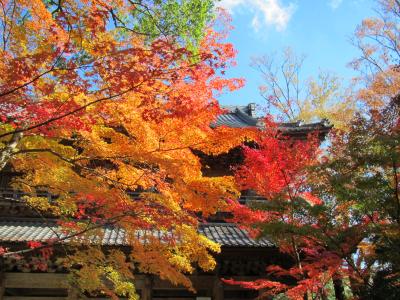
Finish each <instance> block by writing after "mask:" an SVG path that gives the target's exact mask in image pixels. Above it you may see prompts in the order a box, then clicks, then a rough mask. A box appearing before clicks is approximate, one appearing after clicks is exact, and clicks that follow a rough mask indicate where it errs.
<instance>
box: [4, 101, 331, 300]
mask: <svg viewBox="0 0 400 300" xmlns="http://www.w3.org/2000/svg"><path fill="white" fill-rule="evenodd" d="M254 108H255V107H254V105H253V104H250V105H248V106H240V107H238V106H235V107H227V113H225V114H223V115H221V116H219V118H218V120H217V121H216V123H215V124H212V126H223V125H225V126H229V127H237V128H244V127H261V126H262V124H261V123H260V121H259V119H257V117H256V116H255V114H254ZM279 129H280V130H281V131H282V132H283V133H284V134H287V135H289V136H293V137H295V138H304V137H305V136H306V135H307V134H308V133H310V132H311V131H315V130H317V131H319V132H320V133H321V134H325V133H326V132H328V131H329V129H330V126H329V125H327V124H326V123H325V122H319V123H312V124H302V123H301V122H296V123H282V124H280V127H279ZM226 155H228V156H230V157H229V159H226ZM240 159H241V154H240V149H234V150H233V151H231V152H230V153H229V154H225V157H224V158H222V157H221V158H218V157H217V158H215V157H214V158H210V157H206V156H203V157H202V160H203V161H204V162H205V163H207V165H208V166H210V168H207V169H205V170H204V172H205V175H206V176H222V175H226V174H227V172H229V166H228V165H227V163H226V162H227V161H237V162H238V161H239V162H240ZM10 176H12V174H7V173H4V172H3V173H2V174H0V246H3V247H10V246H12V247H15V246H17V245H18V244H21V245H22V244H24V245H26V243H27V242H28V241H39V242H40V241H46V240H49V239H51V238H55V236H54V231H55V230H56V227H57V224H56V223H55V222H54V221H52V220H51V219H49V220H43V218H38V216H37V215H36V214H35V213H33V212H32V211H31V210H30V209H29V208H28V207H27V206H25V205H23V203H21V202H16V201H15V199H18V198H20V197H21V196H22V195H21V194H20V193H18V192H17V191H14V190H10V189H7V182H8V181H9V177H10ZM49 197H51V195H49ZM253 200H257V196H256V195H254V194H250V193H243V194H242V196H241V198H240V201H241V202H242V203H247V202H249V201H253ZM198 230H199V232H200V233H202V234H203V235H205V236H206V237H207V238H209V239H211V240H213V241H215V242H217V243H219V244H220V245H221V248H222V251H221V253H220V254H218V255H217V256H216V261H217V267H216V269H215V270H214V271H213V272H210V273H204V272H201V271H198V272H197V273H196V274H194V275H191V276H190V278H191V279H192V281H193V283H194V287H195V289H196V290H197V293H196V294H193V293H191V292H189V291H187V290H185V289H184V288H179V287H176V286H172V285H171V284H170V283H168V282H165V281H162V280H160V279H159V278H156V277H154V276H150V275H146V274H138V275H137V276H136V282H135V286H136V289H137V290H138V293H139V295H140V298H141V299H143V300H150V299H152V300H161V299H163V300H167V299H169V300H172V299H176V300H178V299H179V300H211V299H213V300H222V299H226V300H239V299H254V298H255V297H257V296H258V293H257V292H256V291H253V290H245V289H241V288H239V287H237V286H229V285H226V284H224V283H223V282H222V281H221V278H234V279H237V280H255V279H257V278H261V277H262V276H263V275H264V274H265V268H266V266H268V265H270V264H276V263H281V264H282V263H285V258H282V255H281V254H279V252H278V250H277V248H276V247H275V246H274V245H273V243H271V242H270V241H268V239H260V240H254V239H252V238H250V237H249V235H248V234H247V233H246V231H244V230H242V229H240V228H238V227H237V226H235V225H234V224H229V223H226V222H224V221H223V220H222V219H220V218H219V217H218V216H215V217H214V218H213V219H212V220H210V222H208V223H207V224H201V225H200V227H199V229H198ZM121 236H122V235H121V232H119V230H118V229H116V228H111V227H110V228H106V229H105V235H104V238H103V240H102V244H103V245H104V246H105V247H110V248H112V247H124V243H123V238H121ZM54 251H55V254H57V249H55V250H54ZM53 256H56V255H53ZM39 259H40V257H38V256H36V255H30V256H29V258H24V259H18V260H17V259H15V258H12V257H0V300H61V299H78V297H77V296H76V295H74V294H73V293H71V292H70V291H69V290H68V287H67V275H68V272H67V270H66V269H64V268H63V266H61V265H58V264H57V261H55V260H54V261H50V262H49V263H48V267H47V269H46V270H44V271H41V270H40V268H39V267H38V263H37V262H38V260H39ZM286 263H288V262H286ZM89 298H90V297H89ZM90 299H105V298H90Z"/></svg>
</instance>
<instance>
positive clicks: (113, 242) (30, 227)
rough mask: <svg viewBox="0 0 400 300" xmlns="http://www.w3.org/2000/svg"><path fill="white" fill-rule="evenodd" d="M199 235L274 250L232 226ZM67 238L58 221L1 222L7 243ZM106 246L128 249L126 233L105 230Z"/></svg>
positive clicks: (141, 234)
mask: <svg viewBox="0 0 400 300" xmlns="http://www.w3.org/2000/svg"><path fill="white" fill-rule="evenodd" d="M199 233H201V234H203V235H204V236H206V237H207V238H208V239H210V240H212V241H214V242H216V243H218V244H220V245H221V246H222V247H252V248H258V247H262V248H264V247H274V245H273V243H272V242H270V241H268V240H267V239H265V238H262V239H259V240H256V239H253V238H251V237H250V236H249V235H248V233H247V232H246V230H244V229H240V228H239V227H237V226H236V225H234V224H229V223H207V224H205V223H204V224H201V225H200V226H199ZM164 234H166V233H165V232H161V231H150V230H138V231H136V235H137V237H138V239H145V237H146V235H147V236H149V235H151V236H156V237H157V236H158V237H160V238H161V237H162V236H163V235H164ZM63 238H65V234H64V233H62V232H61V231H60V227H59V226H58V225H57V224H56V223H55V222H54V221H47V222H45V221H42V220H39V219H19V220H18V219H13V220H11V219H10V220H4V219H3V220H0V241H1V242H3V243H6V242H8V243H24V242H28V241H37V242H46V241H49V240H52V241H53V242H56V241H57V239H63ZM101 243H102V245H109V246H124V245H126V242H125V232H124V230H123V229H120V228H116V227H111V226H105V228H104V236H103V239H102V241H101Z"/></svg>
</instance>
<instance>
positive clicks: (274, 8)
mask: <svg viewBox="0 0 400 300" xmlns="http://www.w3.org/2000/svg"><path fill="white" fill-rule="evenodd" d="M218 6H220V7H223V8H225V9H226V10H228V11H229V12H231V13H233V12H234V11H237V10H239V9H240V10H250V11H251V12H252V13H253V20H252V22H251V25H252V27H253V28H254V29H255V30H257V31H258V30H260V29H261V28H262V27H263V26H271V25H272V26H274V27H275V28H276V29H277V30H279V31H282V30H285V28H286V26H287V24H288V22H289V20H290V18H291V17H292V15H293V13H294V11H295V9H296V5H295V4H293V3H290V4H289V5H282V4H281V1H280V0H221V2H220V3H219V4H218Z"/></svg>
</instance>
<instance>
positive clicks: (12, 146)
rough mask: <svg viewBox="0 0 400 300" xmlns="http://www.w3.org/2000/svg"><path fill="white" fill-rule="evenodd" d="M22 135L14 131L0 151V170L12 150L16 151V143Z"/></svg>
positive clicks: (8, 158) (11, 153) (5, 163)
mask: <svg viewBox="0 0 400 300" xmlns="http://www.w3.org/2000/svg"><path fill="white" fill-rule="evenodd" d="M22 136H23V133H22V132H17V133H14V134H13V135H12V137H11V140H10V141H9V142H8V143H7V144H6V146H5V147H4V148H3V150H2V151H1V153H0V171H1V170H3V169H4V167H5V166H6V165H7V163H8V161H9V160H10V158H11V156H12V155H13V153H14V152H16V151H18V148H17V146H18V143H19V141H20V140H21V138H22Z"/></svg>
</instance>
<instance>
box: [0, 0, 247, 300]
mask: <svg viewBox="0 0 400 300" xmlns="http://www.w3.org/2000/svg"><path fill="white" fill-rule="evenodd" d="M191 2H192V3H193V5H194V6H193V7H192V10H191V13H199V18H200V16H203V15H204V14H205V11H204V7H203V6H202V5H203V4H204V3H205V2H201V1H200V2H199V1H191ZM1 3H2V6H3V8H4V10H3V14H2V15H1V17H2V18H3V20H4V22H5V23H4V24H5V25H4V26H3V29H2V35H3V37H4V38H3V40H2V50H1V55H2V60H1V62H0V69H1V74H2V75H1V77H0V111H1V114H0V115H1V120H0V122H1V123H0V142H1V144H0V145H1V154H0V161H1V168H10V169H12V170H13V171H15V172H17V173H18V174H21V175H20V176H18V177H16V178H14V180H13V187H14V188H16V189H19V190H21V191H23V192H25V193H26V195H27V196H26V197H25V199H24V201H25V202H26V203H27V204H28V205H29V206H30V207H32V208H33V209H34V210H35V211H36V212H38V213H39V214H41V213H46V214H49V213H50V214H52V215H53V216H56V217H57V218H58V219H59V222H58V223H59V225H60V226H61V228H62V232H63V233H64V237H63V238H60V239H58V240H56V241H48V242H46V243H43V244H42V245H37V244H36V242H35V241H32V242H31V243H30V244H29V245H28V248H32V249H41V250H42V251H43V250H44V249H46V248H48V247H49V246H51V245H53V244H54V243H57V242H63V241H64V240H66V239H68V240H69V241H70V243H69V247H70V250H69V251H71V252H66V253H65V260H64V263H65V265H66V266H69V267H71V271H72V272H73V273H75V275H76V278H77V283H76V284H75V285H76V286H78V287H80V289H81V290H82V291H86V292H89V293H90V292H95V291H100V290H102V291H103V292H105V293H106V294H109V295H114V296H115V295H116V294H119V295H126V296H129V297H131V298H134V297H135V293H134V286H133V285H132V284H130V283H129V282H128V281H129V280H131V279H132V277H133V275H132V274H133V272H135V271H140V272H144V273H151V274H156V275H158V276H159V277H161V278H162V279H168V280H170V281H171V282H172V283H174V284H183V285H184V286H186V287H188V288H190V287H191V283H190V281H189V280H188V279H187V277H186V276H185V275H184V273H185V274H187V273H191V272H192V271H193V270H194V267H195V265H198V266H200V267H201V268H202V269H204V270H210V269H212V268H214V266H215V261H214V258H213V257H212V255H211V253H212V252H218V251H219V246H218V245H217V244H215V243H213V242H211V241H209V240H207V239H206V238H205V237H203V236H200V235H199V234H198V233H197V224H198V218H197V215H196V213H198V212H202V214H203V216H207V215H209V214H212V213H215V211H216V210H218V209H219V208H220V207H221V206H224V205H225V202H224V201H223V199H224V197H232V196H234V195H236V194H237V191H236V188H235V186H234V181H233V178H231V177H224V178H205V177H203V176H202V173H201V165H200V161H199V158H198V157H197V156H195V155H194V154H193V152H192V150H194V149H196V150H201V151H203V152H204V153H210V154H211V153H212V154H218V153H223V152H226V151H228V150H229V149H230V148H231V147H233V146H236V145H238V144H240V143H241V142H242V141H243V140H244V139H245V138H246V134H245V133H238V132H236V131H234V130H231V129H227V128H218V129H211V128H210V126H209V124H210V123H211V122H212V121H214V120H215V118H216V116H217V115H218V114H219V113H220V112H221V110H220V108H219V106H218V103H217V102H216V100H215V95H216V94H218V93H221V92H222V91H224V90H226V89H227V90H234V89H236V88H239V87H240V86H241V85H242V84H243V82H242V80H240V79H222V78H220V77H219V74H221V72H224V70H225V69H226V68H228V67H229V66H230V65H231V64H232V63H233V58H234V56H235V51H234V49H233V47H232V45H231V44H227V43H225V42H224V41H223V38H224V36H225V34H226V33H225V32H216V31H214V30H212V29H211V27H205V26H206V25H205V24H206V23H207V22H209V21H210V20H211V17H210V15H208V16H207V17H204V18H203V19H201V18H200V19H198V20H200V21H202V22H200V24H196V23H195V22H192V23H188V24H194V25H193V26H198V28H192V29H193V30H195V29H196V30H199V28H200V29H201V31H199V32H201V33H202V34H198V35H197V37H196V38H197V39H195V38H193V39H190V47H189V46H188V45H187V41H188V39H187V38H192V37H193V36H187V37H184V36H173V35H172V33H171V34H169V35H165V33H166V32H167V31H162V32H156V33H157V34H155V33H154V32H155V31H154V30H156V28H158V27H157V26H152V27H151V29H152V31H151V33H152V34H151V35H150V34H147V33H149V31H146V30H150V29H149V27H148V26H149V24H148V23H147V22H149V19H148V16H147V15H146V14H145V13H143V11H145V9H149V11H152V9H153V10H155V9H159V7H158V6H157V5H158V4H157V3H158V1H154V3H153V2H152V1H148V2H140V3H135V2H132V1H101V0H93V1H72V0H71V1H62V2H59V3H58V4H57V3H56V2H53V1H39V0H33V1H2V2H1ZM196 3H197V4H196ZM202 3H203V4H202ZM196 5H197V6H196ZM173 7H175V8H176V9H178V8H179V6H173ZM210 7H211V6H210ZM210 7H208V8H207V9H208V11H206V12H208V14H209V13H210ZM197 8H198V9H199V11H197V10H196V9H197ZM185 9H188V8H187V7H186V8H185ZM165 13H167V12H165ZM174 13H175V12H174ZM171 14H172V12H171ZM140 16H141V17H140ZM173 16H174V14H172V15H170V17H171V18H172V17H173ZM133 17H135V18H133ZM153 17H154V16H153ZM141 18H143V19H141ZM152 20H154V19H152ZM173 20H175V21H176V18H175V19H174V18H172V19H171V20H170V21H171V26H172V25H174V23H173V22H172V21H173ZM222 20H223V19H222ZM159 21H160V24H164V25H165V23H163V20H159ZM222 22H224V21H222ZM168 24H169V23H168ZM153 25H154V24H153ZM155 25H157V24H155ZM211 25H212V24H210V23H208V24H207V26H211ZM199 26H200V27H199ZM171 28H175V27H174V26H172V27H171ZM171 28H169V29H171ZM164 29H165V30H166V29H168V28H164ZM143 30H144V31H143ZM185 32H187V31H186V30H185ZM199 32H198V33H199ZM43 191H46V192H49V193H51V194H53V195H54V196H55V197H53V198H54V200H52V201H49V199H48V198H47V197H41V196H40V192H43ZM133 192H141V194H140V196H137V193H136V194H135V193H133ZM132 193H133V194H132ZM132 195H135V196H132ZM106 226H114V227H118V228H121V229H123V230H124V232H125V233H124V243H125V244H126V245H128V246H131V249H132V248H134V249H135V251H132V252H129V253H123V252H121V251H119V250H113V251H109V252H107V251H106V252H104V251H102V250H101V247H100V245H98V244H96V243H94V244H93V243H92V241H93V239H94V237H96V236H97V237H98V238H101V237H102V236H103V235H104V227H106ZM138 230H139V231H140V230H141V231H145V230H147V232H153V231H154V232H155V231H157V232H161V238H155V237H154V236H153V235H152V234H149V235H145V236H143V237H140V236H138V235H137V234H136V233H137V232H138ZM145 232H146V231H145ZM143 240H144V241H145V242H143ZM85 249H86V250H85ZM74 250H79V251H74ZM7 251H8V253H6V254H7V255H13V251H12V249H8V250H7ZM3 252H4V249H3ZM46 253H47V252H46ZM14 254H17V253H14ZM77 265H78V266H79V268H75V267H76V266H77ZM74 266H75V267H74ZM133 266H136V267H133ZM104 278H107V280H106V281H107V282H112V284H113V286H114V288H110V287H109V285H106V284H105V283H104V282H105V281H104Z"/></svg>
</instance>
